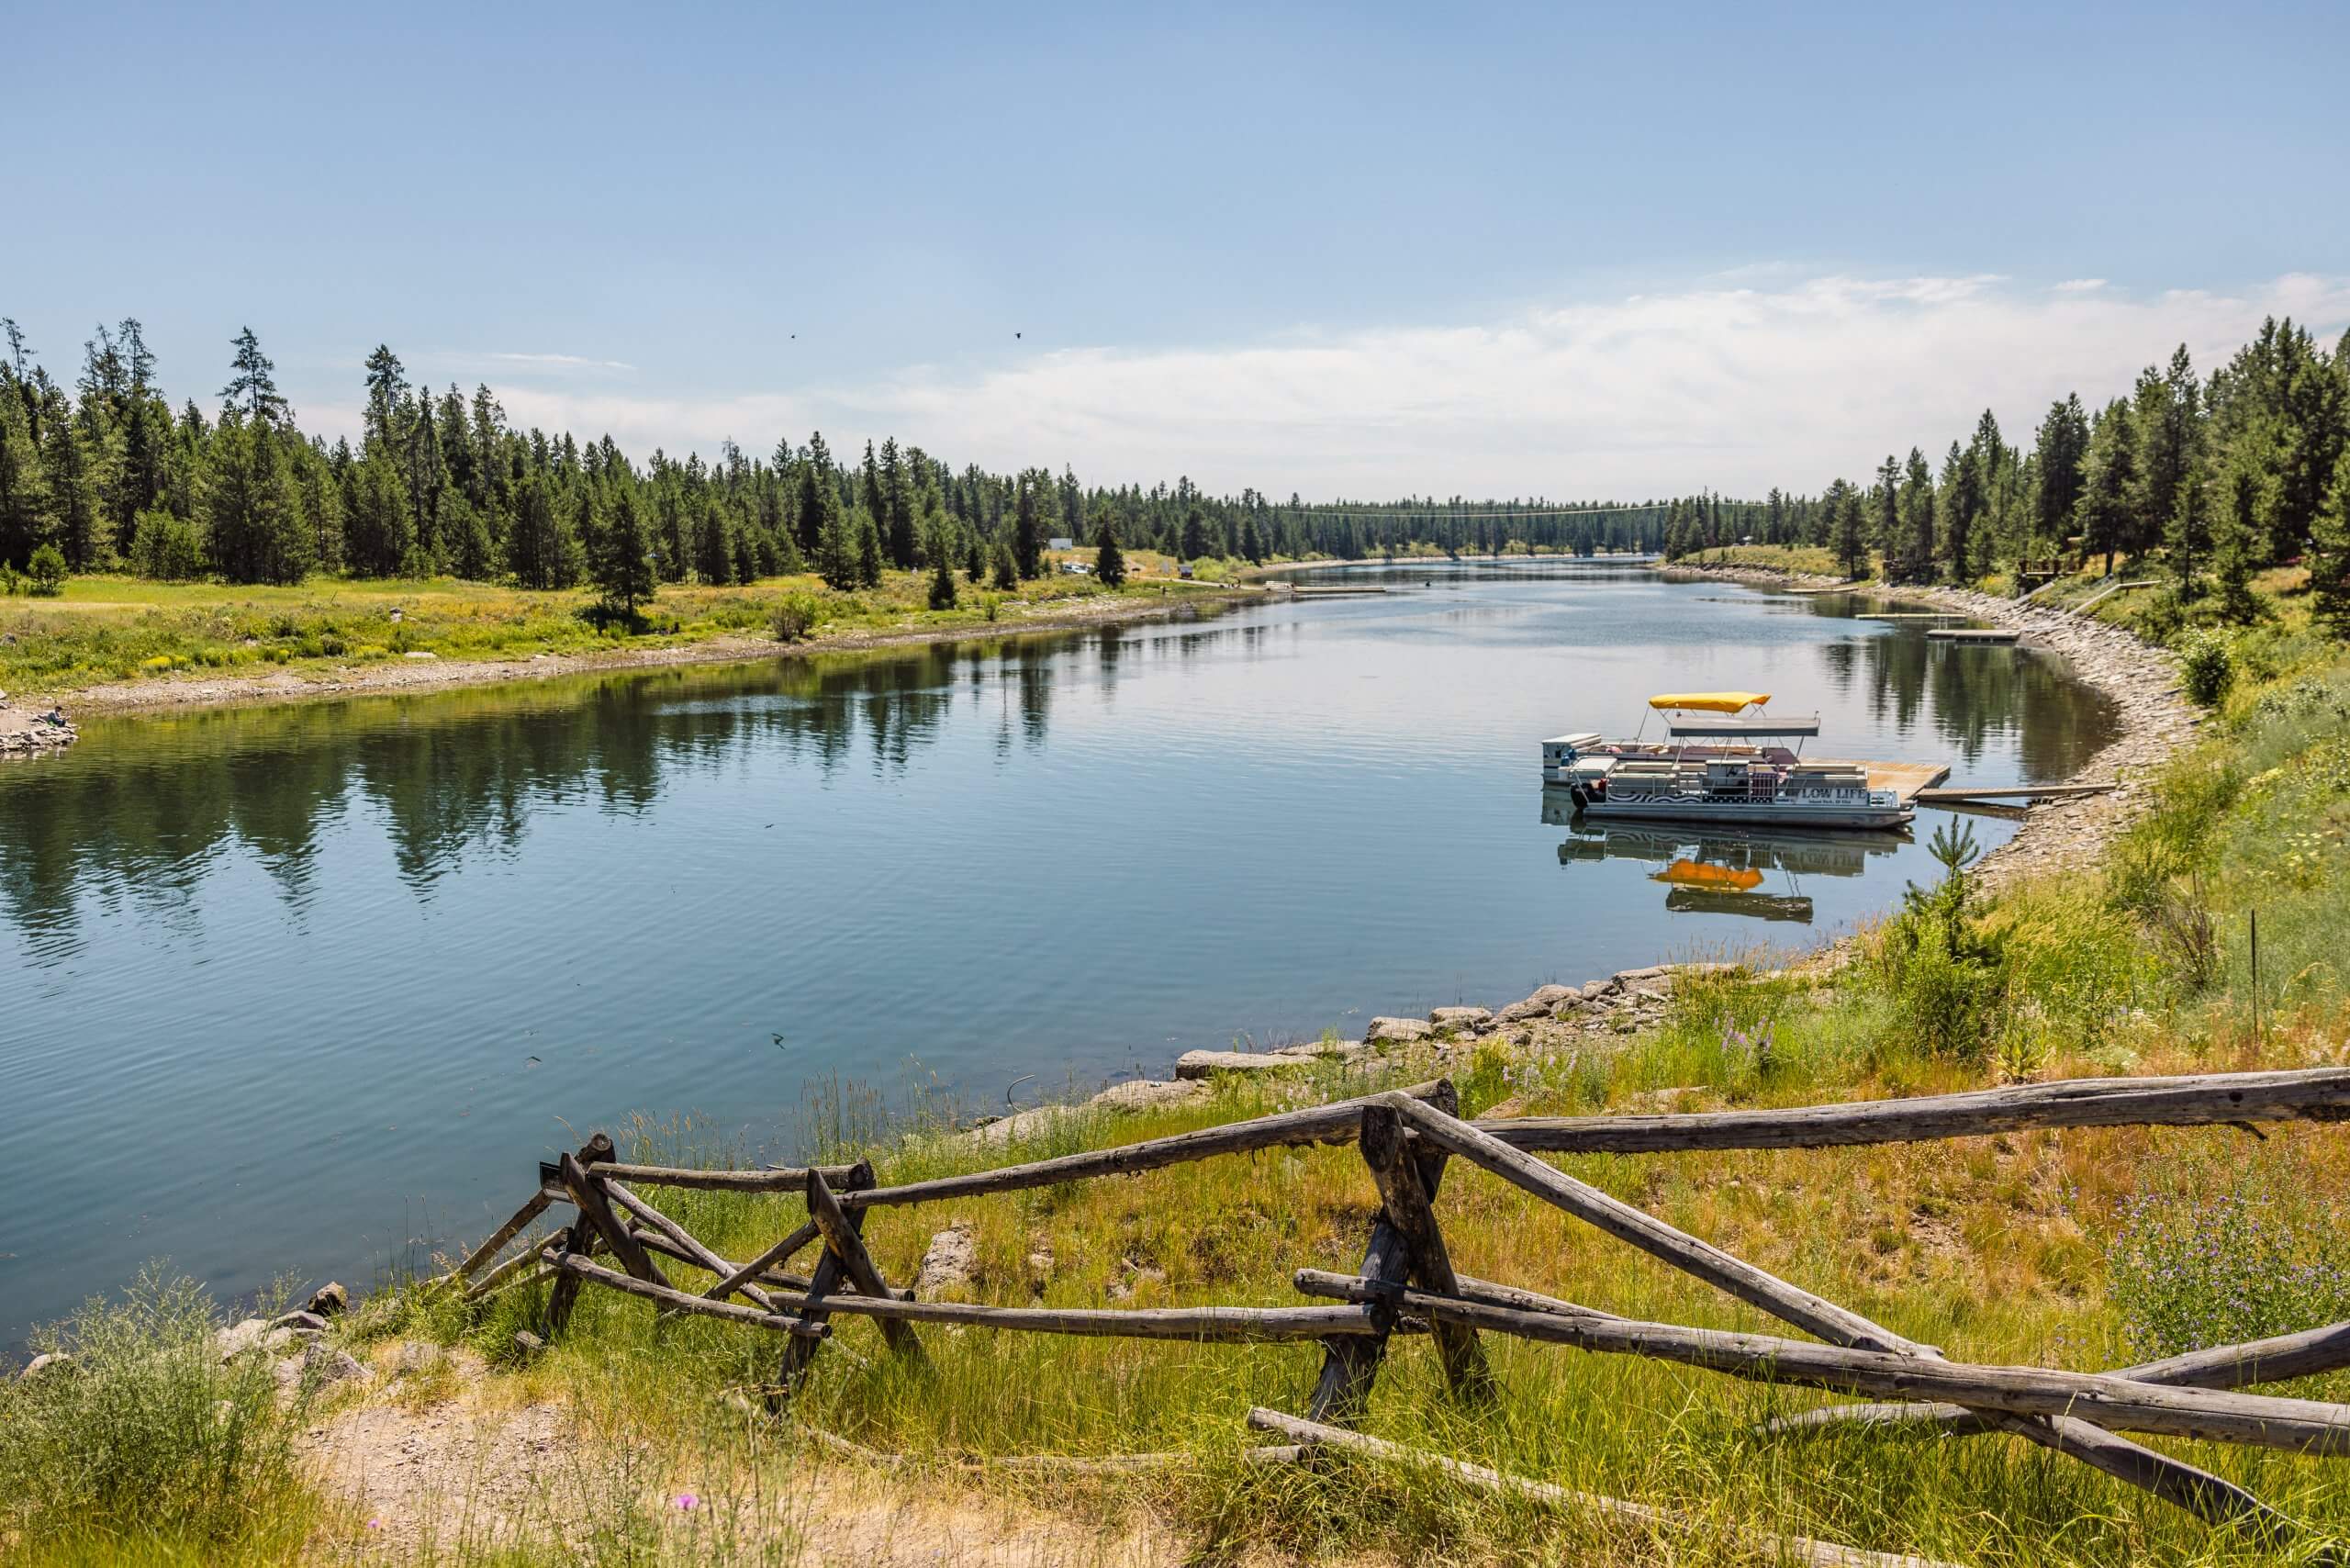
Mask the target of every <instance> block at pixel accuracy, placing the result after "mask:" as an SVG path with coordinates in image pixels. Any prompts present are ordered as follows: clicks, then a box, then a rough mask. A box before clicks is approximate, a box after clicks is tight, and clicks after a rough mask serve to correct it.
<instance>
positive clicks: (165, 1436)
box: [0, 1272, 304, 1560]
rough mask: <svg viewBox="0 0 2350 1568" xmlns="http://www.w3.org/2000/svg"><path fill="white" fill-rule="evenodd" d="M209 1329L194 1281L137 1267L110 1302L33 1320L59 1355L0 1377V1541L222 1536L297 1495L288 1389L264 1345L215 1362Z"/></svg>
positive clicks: (294, 1413)
mask: <svg viewBox="0 0 2350 1568" xmlns="http://www.w3.org/2000/svg"><path fill="white" fill-rule="evenodd" d="M213 1330H214V1321H213V1316H212V1308H211V1303H210V1301H209V1300H208V1299H207V1297H206V1296H205V1294H204V1292H203V1288H202V1287H201V1286H199V1285H197V1284H196V1283H195V1282H193V1281H188V1280H179V1279H167V1278H164V1277H162V1276H161V1275H159V1274H156V1273H153V1272H149V1273H145V1274H142V1275H141V1276H140V1279H139V1281H138V1282H137V1283H136V1284H134V1285H133V1286H132V1287H131V1289H130V1292H129V1296H128V1298H127V1299H126V1300H125V1301H123V1302H122V1303H121V1304H120V1305H108V1304H106V1303H103V1302H95V1301H94V1302H92V1303H91V1304H90V1305H87V1306H85V1307H84V1308H83V1309H82V1310H81V1311H80V1312H79V1313H77V1314H76V1315H75V1316H73V1318H72V1319H70V1320H69V1321H68V1322H66V1323H65V1324H63V1325H62V1326H60V1327H56V1328H53V1329H48V1330H43V1331H40V1332H38V1333H36V1334H35V1336H34V1338H33V1345H34V1348H35V1349H36V1350H56V1351H60V1352H62V1353H64V1354H66V1355H68V1356H70V1357H71V1358H72V1360H71V1361H70V1362H67V1363H65V1364H62V1365H52V1366H51V1367H50V1368H48V1369H46V1370H45V1371H44V1372H42V1374H41V1375H39V1376H38V1377H35V1378H31V1379H28V1380H21V1381H15V1380H6V1379H0V1432H6V1434H7V1439H6V1441H5V1442H0V1540H6V1538H8V1537H9V1536H11V1535H15V1536H17V1538H18V1539H20V1540H37V1539H39V1538H41V1537H44V1536H51V1535H62V1534H65V1533H69V1532H80V1533H96V1534H103V1535H112V1536H123V1535H156V1536H168V1537H172V1538H175V1539H178V1540H185V1541H189V1542H192V1543H203V1542H209V1543H225V1542H228V1541H229V1540H235V1539H237V1538H239V1537H241V1536H243V1535H245V1534H247V1533H248V1532H249V1531H251V1530H252V1529H253V1528H254V1525H255V1520H256V1518H257V1517H258V1516H260V1515H262V1514H263V1513H264V1512H265V1511H266V1510H267V1507H268V1505H269V1504H271V1503H272V1502H273V1501H275V1502H277V1503H279V1504H281V1505H283V1504H284V1503H285V1502H287V1501H288V1500H290V1499H292V1498H294V1497H295V1496H297V1495H298V1486H299V1482H298V1478H297V1473H296V1468H295V1456H294V1450H293V1439H294V1436H295V1434H296V1433H297V1431H299V1430H300V1422H301V1421H302V1419H303V1416H304V1411H303V1409H302V1406H301V1404H300V1402H299V1401H297V1403H296V1404H295V1405H294V1406H290V1407H287V1408H285V1409H281V1408H280V1406H279V1405H278V1403H277V1384H276V1379H275V1378H274V1376H273V1375H272V1374H271V1369H270V1366H269V1364H268V1361H267V1359H266V1358H264V1357H261V1356H245V1357H241V1358H239V1359H238V1360H237V1361H232V1362H229V1363H228V1364H226V1365H223V1364H222V1363H221V1361H220V1359H219V1355H218V1350H216V1348H215V1346H214V1343H213V1338H212V1335H213ZM279 1511H280V1512H283V1511H284V1510H283V1508H282V1506H281V1508H280V1510H279ZM126 1560H128V1559H126Z"/></svg>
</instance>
